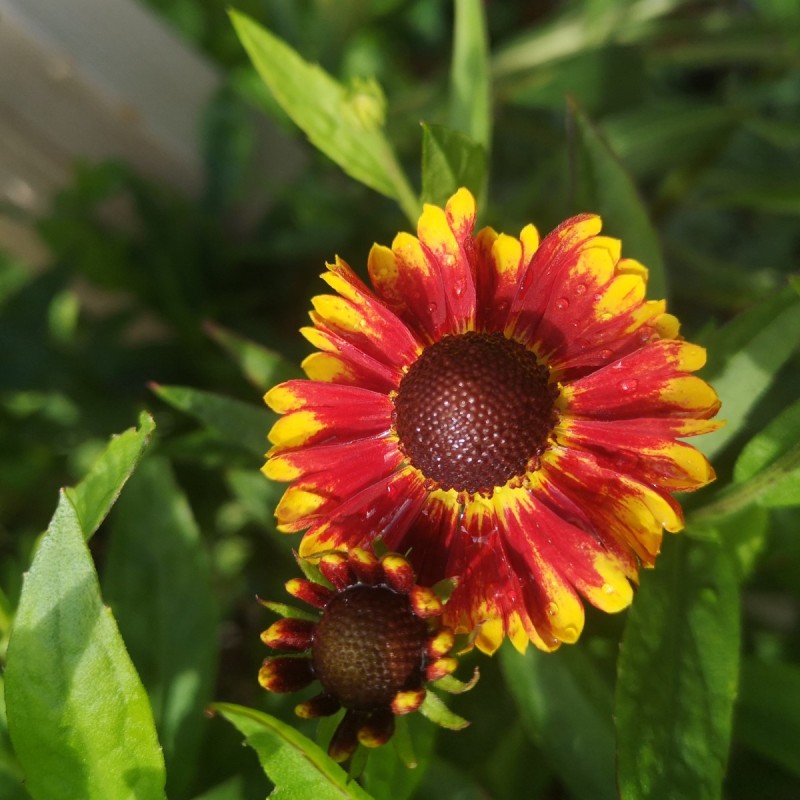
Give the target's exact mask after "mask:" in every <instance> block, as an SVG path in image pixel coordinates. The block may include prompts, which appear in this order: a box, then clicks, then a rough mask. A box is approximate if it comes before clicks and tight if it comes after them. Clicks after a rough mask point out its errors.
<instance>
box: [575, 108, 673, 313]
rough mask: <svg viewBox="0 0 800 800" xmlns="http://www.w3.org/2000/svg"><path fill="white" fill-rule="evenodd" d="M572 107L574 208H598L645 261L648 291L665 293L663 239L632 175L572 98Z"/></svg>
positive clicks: (629, 250)
mask: <svg viewBox="0 0 800 800" xmlns="http://www.w3.org/2000/svg"><path fill="white" fill-rule="evenodd" d="M569 112H570V116H571V119H572V120H573V122H574V125H575V132H576V134H577V143H576V144H577V147H576V156H577V158H576V166H577V171H578V174H577V176H576V177H577V187H576V188H577V192H576V197H575V203H576V208H575V209H574V210H575V211H576V212H579V211H594V212H597V213H599V214H600V215H601V216H602V217H603V225H604V229H605V231H606V232H607V233H608V234H609V235H610V236H618V237H620V238H622V240H623V242H624V246H625V250H624V253H623V255H625V256H628V257H630V258H635V259H636V260H637V261H641V262H642V263H643V264H644V265H645V266H646V267H647V268H648V270H649V271H650V276H649V281H648V289H647V294H648V296H649V297H652V298H656V299H659V298H662V297H665V296H666V293H667V279H666V274H665V271H664V257H663V254H662V252H661V242H660V241H659V238H658V234H657V233H656V229H655V227H654V226H653V223H652V221H651V220H650V216H649V214H648V212H647V209H646V207H645V205H644V202H643V201H642V199H641V197H640V196H639V192H638V190H637V188H636V185H635V184H634V182H633V179H632V178H631V176H630V175H629V174H628V173H627V172H626V170H625V168H624V167H623V166H622V163H621V162H620V161H619V159H618V158H617V156H616V154H615V153H613V152H612V150H611V148H610V147H609V146H608V144H607V142H606V141H605V139H604V138H603V137H602V136H601V135H600V132H599V131H598V130H597V128H596V127H595V126H594V124H593V123H592V122H591V121H590V120H589V118H588V117H587V116H586V115H585V114H584V113H583V111H581V109H580V108H578V106H577V105H576V104H575V103H574V102H570V104H569Z"/></svg>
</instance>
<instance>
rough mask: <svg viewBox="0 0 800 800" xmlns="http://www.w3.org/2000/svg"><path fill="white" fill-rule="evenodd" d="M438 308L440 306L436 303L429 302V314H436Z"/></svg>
mask: <svg viewBox="0 0 800 800" xmlns="http://www.w3.org/2000/svg"><path fill="white" fill-rule="evenodd" d="M437 308H439V306H437V305H436V303H428V313H429V314H435V313H436V309H437Z"/></svg>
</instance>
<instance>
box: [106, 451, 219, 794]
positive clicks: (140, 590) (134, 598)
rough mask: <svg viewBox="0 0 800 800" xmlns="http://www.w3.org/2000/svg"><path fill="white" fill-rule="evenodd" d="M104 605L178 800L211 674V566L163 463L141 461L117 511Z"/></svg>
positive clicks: (193, 757)
mask: <svg viewBox="0 0 800 800" xmlns="http://www.w3.org/2000/svg"><path fill="white" fill-rule="evenodd" d="M103 589H104V594H105V597H106V599H107V601H108V603H109V605H110V606H111V608H112V609H113V611H114V614H115V615H116V618H117V621H118V624H119V627H120V630H121V631H122V633H123V635H124V637H125V642H126V644H127V646H128V650H129V652H130V654H131V658H132V659H133V661H134V663H135V664H136V667H137V669H138V671H139V675H140V676H141V678H142V682H143V683H144V685H145V687H146V689H147V691H148V694H149V696H150V698H151V703H152V708H153V716H154V718H155V722H156V727H157V729H158V733H159V739H160V741H161V744H162V746H163V748H164V758H165V760H166V764H167V776H168V783H167V789H168V794H169V796H170V797H179V796H185V795H186V790H187V788H188V786H189V783H190V781H191V779H192V777H193V775H194V771H195V764H196V763H197V760H198V758H199V749H200V746H201V744H202V738H201V737H202V734H203V730H204V725H203V709H204V708H205V707H206V705H207V704H208V703H209V701H210V700H211V692H212V687H213V681H214V674H215V671H216V653H217V616H218V613H217V609H216V607H215V603H214V595H213V592H212V588H211V574H210V568H209V564H208V558H207V556H206V553H205V551H204V549H203V543H202V540H201V538H200V532H199V530H198V527H197V524H196V522H195V521H194V518H193V515H192V512H191V509H190V508H189V504H188V503H187V501H186V498H185V497H184V496H183V495H182V494H181V492H180V490H179V488H178V486H177V485H176V483H175V479H174V477H173V475H172V471H171V469H170V467H169V464H168V462H167V461H165V460H164V459H162V458H148V459H146V460H145V461H144V462H143V463H142V464H141V466H140V467H139V469H138V470H137V471H136V474H135V475H134V476H133V478H132V479H131V481H130V483H129V485H128V486H127V488H126V489H125V493H124V494H123V495H122V498H121V499H120V501H119V503H118V505H117V508H116V510H115V514H114V518H113V525H112V529H111V537H110V541H109V547H108V553H107V556H106V563H105V571H104V573H103Z"/></svg>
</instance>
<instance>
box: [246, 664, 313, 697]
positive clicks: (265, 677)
mask: <svg viewBox="0 0 800 800" xmlns="http://www.w3.org/2000/svg"><path fill="white" fill-rule="evenodd" d="M313 680H314V673H313V671H312V669H311V662H310V661H309V660H308V659H307V658H289V657H287V656H280V657H277V658H266V659H264V663H263V664H262V665H261V669H260V670H259V671H258V682H259V683H260V684H261V685H262V686H263V687H264V688H265V689H266V690H267V691H268V692H278V693H280V694H288V693H289V692H296V691H299V690H300V689H305V687H306V686H308V685H309V684H310V683H311V682H312V681H313Z"/></svg>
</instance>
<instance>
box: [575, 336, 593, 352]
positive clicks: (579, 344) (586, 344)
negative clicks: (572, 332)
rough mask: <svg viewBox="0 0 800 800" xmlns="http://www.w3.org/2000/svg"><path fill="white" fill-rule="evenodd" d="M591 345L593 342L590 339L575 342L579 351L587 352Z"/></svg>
mask: <svg viewBox="0 0 800 800" xmlns="http://www.w3.org/2000/svg"><path fill="white" fill-rule="evenodd" d="M590 345H591V342H590V341H589V340H588V339H584V338H582V337H581V338H580V339H576V340H575V346H576V347H577V348H578V349H579V350H586V348H587V347H589V346H590Z"/></svg>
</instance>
